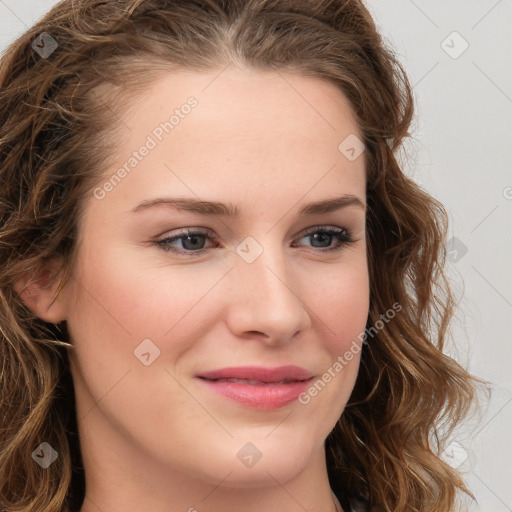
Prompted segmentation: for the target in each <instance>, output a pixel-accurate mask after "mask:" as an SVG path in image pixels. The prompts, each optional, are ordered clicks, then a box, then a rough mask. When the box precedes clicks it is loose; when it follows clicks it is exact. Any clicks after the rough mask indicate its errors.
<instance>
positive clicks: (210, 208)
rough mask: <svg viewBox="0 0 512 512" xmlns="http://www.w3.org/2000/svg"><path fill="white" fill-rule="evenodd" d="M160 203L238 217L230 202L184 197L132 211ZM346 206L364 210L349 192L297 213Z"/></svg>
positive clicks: (162, 199)
mask: <svg viewBox="0 0 512 512" xmlns="http://www.w3.org/2000/svg"><path fill="white" fill-rule="evenodd" d="M162 205H164V206H165V205H168V206H174V207H175V208H177V209H179V210H185V211H188V212H194V213H198V214H200V215H212V216H213V215H221V216H227V217H234V218H239V217H240V208H239V207H238V206H237V205H234V204H232V203H227V204H225V203H221V202H218V201H200V200H197V199H192V198H186V197H180V198H178V197H157V198H155V199H149V200H147V201H143V202H142V203H140V204H139V205H138V206H136V207H135V208H133V210H132V212H139V211H143V210H147V209H149V208H152V207H155V206H162ZM347 206H356V207H358V208H362V209H363V210H364V211H366V205H365V203H364V202H363V201H362V200H361V199H360V198H359V197H357V196H354V195H351V194H345V195H343V196H340V197H335V198H333V199H326V200H323V201H317V202H314V203H309V204H307V205H306V206H304V207H303V208H302V209H301V210H300V211H299V215H300V216H305V215H318V214H325V213H331V212H334V211H336V210H340V209H342V208H346V207H347Z"/></svg>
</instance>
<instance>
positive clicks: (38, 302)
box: [14, 262, 66, 324]
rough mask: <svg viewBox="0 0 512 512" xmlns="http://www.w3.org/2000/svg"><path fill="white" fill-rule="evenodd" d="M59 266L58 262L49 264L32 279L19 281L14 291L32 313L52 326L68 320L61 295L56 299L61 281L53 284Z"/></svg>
mask: <svg viewBox="0 0 512 512" xmlns="http://www.w3.org/2000/svg"><path fill="white" fill-rule="evenodd" d="M57 265H58V263H57V262H53V263H51V264H48V265H46V266H45V267H44V268H43V269H41V270H39V271H38V272H37V273H36V274H35V275H33V276H31V277H30V278H23V279H20V280H18V281H17V282H16V284H15V286H14V290H15V291H16V293H17V294H18V295H19V296H20V298H21V300H22V301H23V303H24V304H25V305H26V306H27V307H28V308H29V309H30V311H32V313H34V315H36V316H37V317H38V318H41V320H44V321H45V322H48V323H52V324H59V323H61V322H62V321H63V320H65V319H66V311H65V305H64V301H63V300H62V297H61V294H60V293H59V295H58V296H57V298H55V292H56V290H57V288H58V285H59V281H58V280H54V281H55V282H52V274H53V272H54V271H55V269H56V267H57ZM54 299H55V300H54Z"/></svg>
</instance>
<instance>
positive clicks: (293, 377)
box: [197, 366, 313, 409]
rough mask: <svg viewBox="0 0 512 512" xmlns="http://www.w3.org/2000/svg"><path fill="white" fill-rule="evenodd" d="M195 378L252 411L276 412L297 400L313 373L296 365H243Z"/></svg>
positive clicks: (205, 373) (202, 374)
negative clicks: (267, 410) (274, 366)
mask: <svg viewBox="0 0 512 512" xmlns="http://www.w3.org/2000/svg"><path fill="white" fill-rule="evenodd" d="M197 377H198V378H199V379H200V380H201V381H202V382H204V383H205V385H207V386H208V387H209V388H210V389H211V390H212V391H214V392H216V393H219V394H221V395H224V396H225V397H227V398H230V399H232V400H234V401H236V402H238V403H240V404H242V405H245V406H248V407H252V408H256V409H278V408H280V407H284V406H285V405H288V404H290V403H292V402H294V401H295V400H297V398H298V396H299V395H300V394H301V393H302V392H303V391H305V390H306V388H307V387H308V385H309V381H310V380H311V379H312V378H313V374H312V373H311V372H310V371H308V370H305V369H304V368H300V367H298V366H280V367H277V368H262V367H256V366H244V367H236V368H222V369H220V370H213V371H209V372H204V373H201V374H200V375H198V376H197ZM227 379H237V380H239V381H241V382H236V381H232V380H227ZM243 381H247V382H243Z"/></svg>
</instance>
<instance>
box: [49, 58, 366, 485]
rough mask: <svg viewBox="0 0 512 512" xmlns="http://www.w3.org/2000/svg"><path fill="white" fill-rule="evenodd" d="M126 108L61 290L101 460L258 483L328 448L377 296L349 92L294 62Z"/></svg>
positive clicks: (190, 79)
mask: <svg viewBox="0 0 512 512" xmlns="http://www.w3.org/2000/svg"><path fill="white" fill-rule="evenodd" d="M191 98H193V99H191ZM171 116H174V117H172V118H171ZM121 121H122V123H123V130H124V139H123V141H122V151H121V152H120V153H119V154H118V155H116V158H117V163H116V165H115V166H113V167H112V168H110V169H108V170H106V171H105V175H104V176H105V179H104V181H103V182H101V183H100V184H99V185H98V187H97V188H96V189H95V190H94V194H92V195H91V197H90V198H89V199H88V202H87V203H86V205H85V213H84V217H83V219H82V220H81V224H80V240H79V243H80V245H79V253H78V260H77V263H76V266H75V268H74V269H73V277H72V279H71V280H70V281H69V282H68V284H67V285H66V287H65V288H64V290H63V292H62V295H61V296H60V299H59V300H60V301H62V302H61V303H62V304H64V307H65V310H66V315H65V317H66V320H67V325H68V330H69V333H70V336H71V341H72V344H73V345H74V346H75V348H76V350H73V351H70V363H71V371H72V375H73V379H74V383H75V390H76V396H77V414H78V421H79V429H80V432H81V437H82V451H83V453H84V463H85V465H86V470H87V467H88V466H89V467H93V466H94V465H95V464H96V463H98V464H99V459H100V458H101V459H103V458H104V459H105V460H108V461H109V462H108V464H111V465H114V466H115V465H117V466H118V467H119V468H122V471H124V472H126V474H128V473H130V474H133V473H134V472H139V473H140V474H148V473H147V472H149V471H151V468H156V467H158V468H159V474H164V473H165V472H166V471H167V473H165V474H167V475H168V474H169V472H171V473H175V474H182V475H190V476H192V475H193V476H194V477H195V478H198V479H202V480H204V481H207V482H210V483H215V482H217V483H218V482H219V481H221V480H222V479H224V478H226V477H227V475H229V479H228V480H227V481H226V484H225V485H231V486H233V487H243V486H258V485H262V483H263V482H267V483H268V482H269V481H271V478H270V476H269V475H271V476H272V477H273V478H275V479H276V480H277V481H279V482H284V481H286V480H288V479H290V478H292V477H294V476H295V475H297V474H298V473H300V472H301V471H304V470H305V469H306V468H308V467H312V466H313V465H315V464H322V463H323V462H320V461H323V460H324V459H323V457H324V454H323V443H324V440H325V438H326V437H327V435H328V434H329V432H330V431H331V430H332V428H333V427H334V425H335V423H336V421H337V420H338V418H339V417H340V415H341V414H342V411H343V409H344V407H345V404H346V402H347V400H348V398H349V395H350V393H351V391H352V388H353V386H354V383H355V379H356V376H357V372H358V366H359V350H358V348H357V347H359V346H360V345H361V343H360V342H359V340H358V335H359V334H360V333H361V332H362V331H364V329H365V325H366V320H367V315H368V308H369V282H368V268H367V260H366V245H365V209H364V204H365V199H366V198H365V170H364V153H363V154H361V155H360V156H359V157H357V155H358V153H359V152H360V149H361V148H359V147H358V146H357V142H358V139H356V138H355V137H359V139H360V138H361V136H360V133H359V130H358V127H357V125H356V123H355V120H354V117H353V115H352V113H351V109H350V107H349V104H348V102H347V100H345V99H344V97H343V96H342V95H341V93H340V92H339V91H338V90H337V89H336V88H335V86H334V85H332V84H330V83H327V82H324V81H322V80H319V79H314V78H306V77H301V76H297V75H292V74H286V73H277V72H260V71H258V72H257V71H247V70H244V71H242V70H240V69H234V68H233V67H230V68H228V69H225V70H224V71H221V70H218V71H216V72H211V73H199V72H185V71H180V72H173V73H172V74H169V75H168V76H165V77H163V78H162V79H160V80H159V81H158V82H157V83H156V84H155V85H153V86H152V87H151V88H150V89H149V90H148V91H147V92H146V94H144V95H143V96H141V97H140V98H138V99H137V100H136V102H134V103H132V104H130V108H127V109H126V111H125V113H124V115H123V118H122V119H121V120H120V122H121ZM166 122H167V123H168V124H167V125H165V123H166ZM161 123H162V124H161ZM347 137H349V139H347V140H346V141H345V139H346V138H347ZM343 141H345V142H343ZM342 143H343V144H342ZM340 144H341V148H340V147H339V146H340ZM144 147H145V149H143V148H144ZM352 149H353V150H352ZM356 157H357V158H356ZM125 164H126V165H125ZM123 166H125V167H124V172H123V171H122V170H120V169H121V168H122V167H123ZM113 176H115V177H113ZM176 200H180V201H182V202H181V203H180V202H175V201H176ZM340 200H341V201H340ZM321 202H322V203H323V202H325V204H324V205H323V206H322V205H319V204H318V203H321ZM359 202H360V203H361V204H359ZM315 205H316V206H315ZM334 206H336V208H334ZM187 230H190V231H191V232H192V234H190V235H189V236H187V235H186V231H187ZM347 237H350V238H351V239H352V240H354V241H352V242H347V241H346V240H347ZM347 351H350V352H352V354H353V358H352V359H351V360H350V361H347V360H346V359H345V358H344V359H343V360H344V363H343V364H342V365H341V366H342V368H341V369H340V365H335V363H336V361H337V360H338V357H339V356H341V357H343V355H344V354H345V353H346V352H347ZM338 361H339V360H338ZM333 368H336V369H333ZM329 371H330V375H331V378H330V379H329V378H328V377H325V378H324V379H323V380H322V375H323V374H324V373H325V372H329ZM308 379H309V380H308ZM319 379H320V380H321V383H320V384H318V383H317V385H316V388H315V389H316V393H315V391H314V390H313V391H312V390H311V389H312V386H313V385H314V383H315V382H316V381H318V380H319ZM90 473H91V474H92V476H91V474H90V475H89V477H90V478H94V475H93V472H90Z"/></svg>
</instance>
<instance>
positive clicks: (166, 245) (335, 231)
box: [155, 226, 357, 257]
mask: <svg viewBox="0 0 512 512" xmlns="http://www.w3.org/2000/svg"><path fill="white" fill-rule="evenodd" d="M317 233H322V234H326V235H331V236H333V237H335V238H337V239H338V242H339V243H338V244H337V245H335V246H334V247H329V248H316V249H315V250H314V251H313V252H319V253H322V252H334V251H340V250H341V249H343V248H344V247H345V246H346V245H348V244H351V243H354V242H357V240H354V239H353V237H352V233H351V232H350V231H349V230H348V229H345V228H337V227H334V226H314V227H312V228H309V229H308V230H307V232H305V233H304V234H302V236H300V238H304V237H307V236H309V235H314V234H317ZM194 235H195V236H204V237H206V238H209V239H210V240H213V241H215V237H214V236H211V235H210V233H209V232H208V231H203V230H198V229H185V230H183V231H181V232H180V233H178V234H176V235H174V236H172V237H166V238H163V239H162V240H157V241H156V242H155V245H156V246H157V247H158V248H159V249H161V250H162V251H164V252H172V253H174V254H178V255H185V256H192V257H193V256H198V255H200V254H203V253H204V252H206V251H207V250H208V249H211V248H202V249H196V250H180V249H176V248H175V247H172V246H171V245H170V244H171V243H172V242H175V241H176V240H180V239H183V238H186V237H187V236H194Z"/></svg>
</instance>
